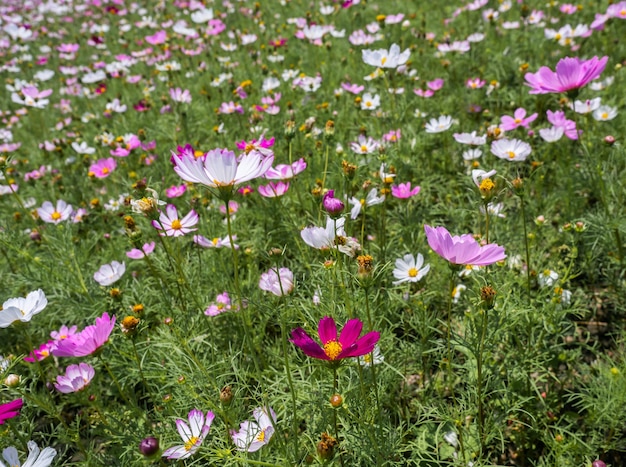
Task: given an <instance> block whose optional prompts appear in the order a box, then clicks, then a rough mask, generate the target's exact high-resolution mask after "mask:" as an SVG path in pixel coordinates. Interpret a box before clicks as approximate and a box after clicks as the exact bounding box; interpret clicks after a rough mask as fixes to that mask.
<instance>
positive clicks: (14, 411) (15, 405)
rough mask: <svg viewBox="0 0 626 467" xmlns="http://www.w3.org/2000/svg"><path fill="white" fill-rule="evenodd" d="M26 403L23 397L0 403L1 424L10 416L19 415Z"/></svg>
mask: <svg viewBox="0 0 626 467" xmlns="http://www.w3.org/2000/svg"><path fill="white" fill-rule="evenodd" d="M22 405H24V401H23V400H22V399H15V400H14V401H11V402H7V403H6V404H1V405H0V425H3V424H4V421H5V420H8V419H9V418H13V417H17V416H18V415H19V414H20V409H21V408H22Z"/></svg>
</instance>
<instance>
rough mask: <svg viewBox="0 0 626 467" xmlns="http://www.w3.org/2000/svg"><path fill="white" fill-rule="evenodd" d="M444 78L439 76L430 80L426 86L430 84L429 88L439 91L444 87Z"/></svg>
mask: <svg viewBox="0 0 626 467" xmlns="http://www.w3.org/2000/svg"><path fill="white" fill-rule="evenodd" d="M443 83H444V81H443V79H442V78H437V79H435V80H433V81H428V82H427V83H426V86H428V88H429V89H432V90H433V91H439V90H440V89H441V88H442V87H443Z"/></svg>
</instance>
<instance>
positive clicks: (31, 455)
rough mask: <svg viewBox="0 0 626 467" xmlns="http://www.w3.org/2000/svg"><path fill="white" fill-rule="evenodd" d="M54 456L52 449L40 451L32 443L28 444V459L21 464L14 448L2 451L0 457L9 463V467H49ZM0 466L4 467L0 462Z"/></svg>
mask: <svg viewBox="0 0 626 467" xmlns="http://www.w3.org/2000/svg"><path fill="white" fill-rule="evenodd" d="M56 455H57V452H56V451H55V450H54V449H52V448H45V449H43V450H42V451H40V450H39V446H37V443H35V442H34V441H29V442H28V458H27V459H26V462H24V463H23V464H20V460H19V457H18V455H17V449H15V447H13V446H10V447H8V448H6V449H5V450H4V451H2V457H4V460H5V461H7V462H8V463H9V466H10V467H13V466H17V467H19V466H20V465H21V466H22V467H49V466H50V464H52V461H53V460H54V456H56ZM0 466H1V467H4V463H2V461H0Z"/></svg>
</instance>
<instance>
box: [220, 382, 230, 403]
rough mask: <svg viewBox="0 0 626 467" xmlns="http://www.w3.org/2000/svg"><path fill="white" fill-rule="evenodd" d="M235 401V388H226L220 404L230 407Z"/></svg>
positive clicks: (222, 391) (221, 394) (221, 393)
mask: <svg viewBox="0 0 626 467" xmlns="http://www.w3.org/2000/svg"><path fill="white" fill-rule="evenodd" d="M232 401H233V388H232V387H231V386H224V387H223V388H222V390H221V391H220V402H221V403H222V405H226V406H228V405H230V403H231V402H232Z"/></svg>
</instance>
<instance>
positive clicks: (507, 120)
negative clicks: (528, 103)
mask: <svg viewBox="0 0 626 467" xmlns="http://www.w3.org/2000/svg"><path fill="white" fill-rule="evenodd" d="M537 115H538V114H537V113H534V114H532V115H531V116H529V117H526V109H523V108H521V107H520V108H518V109H517V110H515V113H514V114H513V117H509V116H508V115H503V116H502V120H501V123H500V128H501V129H502V130H504V131H510V130H514V129H516V128H518V127H520V126H522V127H524V128H528V124H530V123H531V122H533V121H534V120H535V119H536V118H537ZM524 117H526V118H524Z"/></svg>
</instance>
